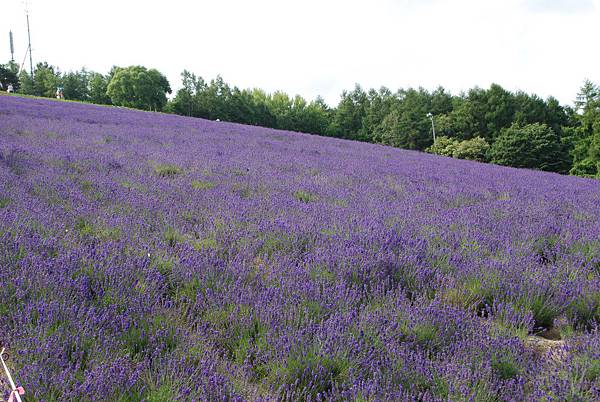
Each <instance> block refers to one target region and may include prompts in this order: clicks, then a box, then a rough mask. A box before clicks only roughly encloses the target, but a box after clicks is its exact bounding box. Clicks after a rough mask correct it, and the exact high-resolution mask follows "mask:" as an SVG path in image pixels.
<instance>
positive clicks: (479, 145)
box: [452, 137, 490, 162]
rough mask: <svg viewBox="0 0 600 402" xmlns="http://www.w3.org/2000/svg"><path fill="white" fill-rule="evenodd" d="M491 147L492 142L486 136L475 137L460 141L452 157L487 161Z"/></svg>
mask: <svg viewBox="0 0 600 402" xmlns="http://www.w3.org/2000/svg"><path fill="white" fill-rule="evenodd" d="M489 149H490V144H488V142H487V141H486V140H485V139H484V138H481V137H475V138H471V139H470V140H464V141H461V142H459V143H458V144H457V146H456V148H455V149H454V151H453V152H452V157H453V158H458V159H468V160H472V161H479V162H485V161H486V160H487V153H488V151H489Z"/></svg>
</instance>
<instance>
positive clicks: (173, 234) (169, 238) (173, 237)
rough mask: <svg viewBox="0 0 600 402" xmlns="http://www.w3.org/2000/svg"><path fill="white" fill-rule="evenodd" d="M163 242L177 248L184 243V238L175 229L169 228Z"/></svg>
mask: <svg viewBox="0 0 600 402" xmlns="http://www.w3.org/2000/svg"><path fill="white" fill-rule="evenodd" d="M163 240H164V241H165V242H166V243H167V244H168V245H169V247H175V246H176V245H177V244H178V243H182V242H183V241H184V237H183V236H182V235H181V234H180V233H179V232H178V231H177V230H175V229H173V228H167V230H166V231H165V232H164V233H163Z"/></svg>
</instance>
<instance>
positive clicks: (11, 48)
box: [8, 31, 15, 63]
mask: <svg viewBox="0 0 600 402" xmlns="http://www.w3.org/2000/svg"><path fill="white" fill-rule="evenodd" d="M8 36H9V38H10V61H12V62H13V63H14V62H15V45H14V43H13V33H12V31H8Z"/></svg>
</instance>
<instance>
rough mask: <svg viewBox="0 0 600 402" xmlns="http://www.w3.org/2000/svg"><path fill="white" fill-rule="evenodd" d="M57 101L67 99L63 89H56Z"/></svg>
mask: <svg viewBox="0 0 600 402" xmlns="http://www.w3.org/2000/svg"><path fill="white" fill-rule="evenodd" d="M56 99H65V94H64V92H63V89H62V87H58V88H56Z"/></svg>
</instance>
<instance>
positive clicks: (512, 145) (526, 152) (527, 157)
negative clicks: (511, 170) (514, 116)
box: [489, 123, 570, 173]
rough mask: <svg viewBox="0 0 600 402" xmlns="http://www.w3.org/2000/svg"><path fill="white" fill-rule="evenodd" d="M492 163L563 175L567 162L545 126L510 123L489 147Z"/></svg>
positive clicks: (566, 156)
mask: <svg viewBox="0 0 600 402" xmlns="http://www.w3.org/2000/svg"><path fill="white" fill-rule="evenodd" d="M489 158H490V161H491V162H492V163H496V164H498V165H505V166H513V167H519V168H529V169H539V170H547V171H552V172H559V173H565V172H566V171H568V169H569V165H570V160H569V156H568V153H567V150H566V149H565V147H564V145H563V144H562V143H561V141H560V138H559V136H558V135H557V134H556V133H555V132H554V130H552V129H551V128H550V127H548V126H547V125H546V124H540V123H534V124H528V125H525V126H520V125H518V124H513V125H512V126H511V127H510V128H507V129H504V130H502V133H501V134H500V136H499V137H498V138H497V140H496V142H494V144H493V145H492V146H491V148H490V153H489Z"/></svg>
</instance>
